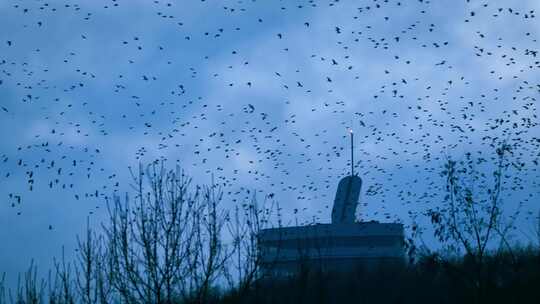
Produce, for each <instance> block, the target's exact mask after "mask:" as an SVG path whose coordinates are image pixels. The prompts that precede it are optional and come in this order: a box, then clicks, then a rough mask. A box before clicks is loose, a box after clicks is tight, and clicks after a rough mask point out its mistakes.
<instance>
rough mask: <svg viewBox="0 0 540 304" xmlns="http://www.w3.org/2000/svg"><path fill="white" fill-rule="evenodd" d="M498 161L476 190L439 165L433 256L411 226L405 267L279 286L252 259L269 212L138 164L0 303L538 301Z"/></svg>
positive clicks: (465, 171)
mask: <svg viewBox="0 0 540 304" xmlns="http://www.w3.org/2000/svg"><path fill="white" fill-rule="evenodd" d="M508 153H511V149H510V147H509V146H507V145H505V144H502V145H501V146H500V147H499V148H498V149H497V151H496V157H495V158H494V160H495V166H494V168H495V169H494V172H493V174H492V175H491V176H492V177H490V178H493V181H492V182H491V183H489V185H490V186H489V187H483V188H482V192H474V191H473V190H474V188H473V187H472V186H470V185H471V180H472V181H477V180H479V179H480V178H481V176H483V175H482V174H481V173H479V172H478V171H476V170H475V166H474V160H473V159H472V158H471V157H470V156H467V157H466V158H465V159H464V160H463V161H460V162H456V161H453V160H451V159H448V160H447V163H446V165H445V167H444V170H443V172H442V176H443V177H444V178H445V181H446V192H447V195H446V196H445V199H444V202H443V203H442V204H441V205H440V206H438V207H437V208H434V209H430V210H428V211H426V213H425V215H426V216H428V218H429V219H430V220H431V225H432V227H431V229H432V230H433V232H434V235H435V237H436V239H437V240H438V241H439V242H440V244H441V249H440V250H438V251H430V250H429V249H427V247H426V246H417V245H415V244H417V243H419V240H420V241H421V239H422V232H424V231H426V229H422V228H421V227H419V226H418V225H417V224H413V225H412V226H411V236H410V237H408V238H407V240H406V244H404V245H405V248H406V249H407V250H406V251H407V259H405V257H404V261H403V264H400V265H395V264H394V265H385V264H380V265H378V266H377V267H375V268H369V269H367V268H366V269H361V268H359V269H351V271H350V272H349V273H346V274H345V273H341V274H339V273H328V272H321V271H318V270H317V269H307V268H304V269H301V270H300V271H299V272H297V273H295V274H294V275H290V276H288V277H283V276H282V277H279V278H276V277H271V276H269V275H268V274H267V273H265V272H263V271H262V268H261V263H260V257H259V255H258V252H257V235H258V233H259V232H260V230H261V229H264V228H267V227H270V226H274V227H275V226H278V227H279V226H281V215H280V208H279V206H278V205H277V204H270V206H268V205H269V203H267V202H266V199H265V200H264V201H263V202H261V203H258V202H257V200H256V197H255V196H253V197H252V199H251V200H250V201H249V202H246V203H245V204H242V205H239V206H237V207H236V208H234V209H233V210H228V209H226V208H224V207H223V206H222V204H221V203H222V200H223V196H222V192H221V190H220V188H219V187H217V186H216V185H214V184H211V185H208V186H198V185H193V184H192V181H191V179H190V178H189V177H188V176H187V175H186V174H185V173H184V172H183V171H181V170H180V169H179V168H176V169H174V170H167V169H166V168H165V164H164V163H163V162H160V161H157V162H154V163H152V164H150V165H148V166H140V168H139V170H138V171H137V172H132V175H133V184H132V186H133V193H131V195H126V196H125V197H119V196H115V197H113V198H112V199H111V200H110V201H108V202H107V206H108V214H109V218H108V220H107V221H106V222H104V223H103V224H102V227H101V228H100V229H96V230H92V229H90V227H88V229H87V232H86V234H85V235H84V236H82V237H78V238H77V240H78V249H77V252H76V257H75V260H74V261H66V258H65V257H64V256H62V257H61V259H59V260H55V261H54V267H53V269H52V270H50V271H49V273H48V276H47V277H46V278H40V277H38V273H37V272H38V271H37V265H34V264H32V265H30V267H29V269H28V270H27V271H26V272H25V273H23V274H21V275H20V276H19V280H18V284H17V287H16V288H15V289H8V288H7V287H6V286H5V283H4V282H5V276H2V277H0V304H4V303H50V304H53V303H55V304H56V303H58V304H61V303H62V304H63V303H65V304H68V303H540V288H539V287H540V251H539V245H540V220H539V222H538V223H537V230H538V231H537V234H538V240H539V243H538V244H536V243H534V242H533V243H531V244H530V245H529V246H528V247H518V246H516V245H512V243H511V242H510V237H509V236H510V235H511V232H512V230H513V228H514V227H515V225H514V220H515V218H516V216H517V214H513V215H511V216H505V213H504V212H503V210H502V200H501V193H502V192H503V191H504V190H505V188H504V177H505V174H506V173H505V172H506V170H507V168H509V163H508V162H509V161H508V158H507V155H508ZM472 184H474V183H472ZM405 260H407V261H405Z"/></svg>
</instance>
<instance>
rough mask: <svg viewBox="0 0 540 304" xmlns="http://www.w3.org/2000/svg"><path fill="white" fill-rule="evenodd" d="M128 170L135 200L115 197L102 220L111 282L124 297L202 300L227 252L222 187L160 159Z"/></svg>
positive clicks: (152, 300)
mask: <svg viewBox="0 0 540 304" xmlns="http://www.w3.org/2000/svg"><path fill="white" fill-rule="evenodd" d="M132 175H133V179H134V184H133V187H134V190H135V193H136V195H135V200H134V201H130V199H129V197H128V196H126V198H125V200H124V201H122V200H121V199H120V198H119V197H115V198H114V200H113V202H112V203H109V218H110V221H109V223H108V224H107V225H105V226H104V230H105V241H106V244H107V246H108V259H109V262H110V265H111V269H110V271H111V274H112V276H111V282H112V286H113V288H114V289H115V291H116V292H117V294H118V295H119V297H120V298H121V299H122V302H126V303H134V302H137V303H139V302H144V303H172V302H175V301H178V300H179V299H181V300H183V301H194V302H199V303H203V302H205V301H206V300H207V299H208V296H209V292H210V289H211V286H212V284H213V283H214V281H215V280H216V278H217V276H218V273H219V271H221V269H223V264H224V263H225V261H226V258H227V253H226V252H225V250H226V248H225V246H223V243H222V235H221V234H222V228H223V225H224V222H225V218H226V214H225V213H224V212H220V211H219V210H220V208H219V206H218V205H219V203H220V201H221V199H222V194H221V191H220V190H219V189H218V188H217V187H215V186H214V185H212V186H210V187H199V186H195V187H194V186H192V185H191V179H190V178H188V177H187V176H186V175H185V174H184V173H183V171H181V170H180V169H179V168H176V170H169V171H167V170H165V169H164V164H163V162H154V163H153V164H151V165H149V166H147V167H146V168H143V167H142V166H140V167H139V170H138V172H137V173H136V174H135V173H133V172H132Z"/></svg>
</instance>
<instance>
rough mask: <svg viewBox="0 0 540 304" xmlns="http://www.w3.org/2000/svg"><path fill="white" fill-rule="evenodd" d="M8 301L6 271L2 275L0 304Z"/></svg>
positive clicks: (0, 279)
mask: <svg viewBox="0 0 540 304" xmlns="http://www.w3.org/2000/svg"><path fill="white" fill-rule="evenodd" d="M5 303H7V302H6V273H5V272H4V273H2V277H0V304H5Z"/></svg>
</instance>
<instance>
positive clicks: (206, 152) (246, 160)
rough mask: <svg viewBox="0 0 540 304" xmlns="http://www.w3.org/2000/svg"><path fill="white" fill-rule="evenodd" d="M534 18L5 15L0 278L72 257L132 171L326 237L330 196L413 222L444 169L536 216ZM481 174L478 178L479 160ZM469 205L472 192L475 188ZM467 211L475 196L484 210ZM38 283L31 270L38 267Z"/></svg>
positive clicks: (35, 5)
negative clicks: (500, 187) (203, 190)
mask: <svg viewBox="0 0 540 304" xmlns="http://www.w3.org/2000/svg"><path fill="white" fill-rule="evenodd" d="M538 9H540V2H538V1H535V0H511V1H508V0H504V1H503V0H500V1H496V0H493V1H488V0H484V1H476V0H470V1H467V0H459V1H443V0H433V1H427V0H415V1H412V0H411V1H404V0H401V1H393V0H392V1H391V0H385V1H383V0H369V1H367V0H360V1H344V0H339V1H337V0H331V1H329V0H324V1H316V0H312V1H297V0H289V1H278V0H272V1H270V0H268V1H261V0H259V1H255V0H244V1H226V0H222V1H217V0H202V1H201V0H197V1H195V0H193V1H191V0H185V1H150V0H148V1H146V0H130V1H128V0H123V1H102V0H92V1H90V0H85V1H83V0H78V1H55V0H51V1H40V0H26V1H10V0H3V1H0V138H1V140H0V224H1V226H2V229H0V273H2V272H5V273H6V274H7V275H8V278H9V279H10V280H14V279H15V278H16V275H17V273H19V272H21V271H23V270H24V269H25V268H26V267H27V266H28V265H29V263H30V261H31V260H34V261H36V263H37V264H38V265H40V267H41V268H42V269H46V268H48V267H50V265H51V262H52V259H53V257H59V256H61V254H62V247H64V248H65V249H64V250H65V252H66V255H67V256H71V255H72V254H73V252H74V248H75V245H76V236H77V234H81V232H82V231H83V230H84V228H85V226H86V220H87V218H88V219H89V222H90V224H91V225H92V226H93V227H98V228H99V226H100V224H101V223H102V222H103V221H104V220H105V219H106V216H107V212H106V204H105V198H106V197H111V196H112V195H113V194H115V193H116V194H123V193H126V192H129V191H131V188H130V186H129V185H130V173H129V168H130V167H131V168H137V166H138V164H139V163H149V162H152V161H153V160H156V159H162V160H166V164H167V165H168V166H169V167H170V168H174V167H175V166H177V165H179V166H180V167H181V168H183V169H184V170H185V171H186V172H187V174H189V175H190V176H192V177H193V179H194V182H196V183H198V184H209V183H210V182H211V181H212V175H213V178H214V180H215V182H216V183H218V184H219V185H220V186H222V189H223V191H224V193H225V196H224V200H223V202H222V204H223V206H224V207H225V208H233V207H234V206H235V205H237V204H242V203H243V202H245V201H246V200H249V198H250V197H252V195H253V194H254V193H255V194H256V195H257V197H258V199H259V200H260V201H264V199H265V198H267V199H268V200H274V201H276V202H278V203H279V204H280V207H281V208H283V209H282V210H283V211H282V214H283V217H284V220H285V223H286V224H288V225H292V224H293V223H297V222H298V223H301V224H308V223H313V222H322V223H324V222H329V221H330V212H331V207H332V203H333V197H334V194H335V191H336V188H337V184H338V181H339V179H340V178H342V177H344V176H346V175H347V174H349V170H350V169H349V168H350V153H349V146H348V145H349V139H348V136H349V135H348V134H349V133H348V130H349V129H352V130H353V132H354V134H355V142H356V144H355V147H354V150H355V164H354V165H355V172H357V173H358V174H359V176H360V177H361V178H362V179H363V189H362V193H361V198H360V206H359V209H358V210H357V213H358V218H359V219H361V220H379V221H383V222H393V221H398V222H402V223H404V224H405V225H406V230H407V228H408V227H409V225H410V223H411V221H412V220H413V219H416V220H418V221H419V222H422V223H427V220H426V218H425V217H423V214H424V213H425V212H426V211H427V210H429V209H431V208H436V207H437V206H438V205H440V202H441V201H442V198H443V196H444V194H445V193H444V186H445V180H444V177H442V176H441V174H440V173H441V171H442V168H443V166H444V164H445V160H446V159H447V158H448V157H449V158H452V159H456V160H462V159H463V158H464V155H465V154H466V153H471V154H472V155H473V157H474V158H475V159H477V160H479V161H478V168H479V170H481V171H483V172H484V171H485V172H486V176H487V177H486V180H487V184H489V182H490V181H491V178H489V174H490V172H491V171H492V170H493V161H492V160H493V157H494V153H495V148H496V146H497V144H498V143H500V142H501V141H503V140H507V142H509V143H510V144H511V145H512V147H513V154H512V156H511V164H512V165H511V166H509V167H508V172H507V173H506V174H505V184H504V185H505V186H504V187H505V188H504V191H503V202H504V208H505V212H509V213H512V212H513V211H514V210H516V208H518V207H519V208H520V210H521V212H520V217H519V219H518V221H517V223H516V226H517V227H518V228H517V230H516V235H517V236H516V237H517V239H521V240H522V241H527V240H528V238H529V236H530V235H531V227H533V225H534V224H533V222H534V215H535V214H538V210H539V207H540V206H539V204H538V201H539V187H538V186H539V185H538V181H539V175H538V158H539V157H540V129H539V125H538V122H539V119H538V116H537V115H538V109H537V106H536V103H537V101H536V100H537V98H538V94H539V92H540V81H539V80H540V79H539V78H540V77H539V73H538V68H539V67H540V57H539V56H538V55H540V54H538V53H537V48H538V41H537V39H538V36H539V35H540V23H539V22H538V18H537V17H536V12H537V10H538ZM482 160H485V161H482ZM480 188H481V187H480ZM479 192H481V190H480V191H479ZM41 265H43V266H41Z"/></svg>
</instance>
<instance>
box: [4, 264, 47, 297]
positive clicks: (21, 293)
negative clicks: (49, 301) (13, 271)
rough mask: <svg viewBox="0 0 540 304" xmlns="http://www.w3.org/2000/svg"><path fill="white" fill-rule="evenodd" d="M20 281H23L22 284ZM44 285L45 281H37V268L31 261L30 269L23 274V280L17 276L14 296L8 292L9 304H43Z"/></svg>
mask: <svg viewBox="0 0 540 304" xmlns="http://www.w3.org/2000/svg"><path fill="white" fill-rule="evenodd" d="M22 279H24V282H23V281H21V280H22ZM45 285H46V284H45V281H43V280H40V279H38V277H37V266H36V265H35V264H34V261H33V260H32V262H31V263H30V267H28V270H27V271H26V272H25V273H24V278H21V276H20V275H19V278H18V280H17V289H16V291H15V295H12V294H11V292H9V293H10V296H9V297H10V301H11V303H16V304H39V303H43V296H44V291H45Z"/></svg>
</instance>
